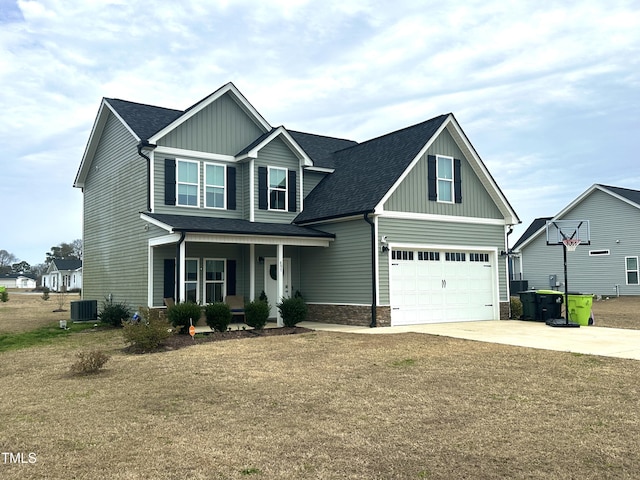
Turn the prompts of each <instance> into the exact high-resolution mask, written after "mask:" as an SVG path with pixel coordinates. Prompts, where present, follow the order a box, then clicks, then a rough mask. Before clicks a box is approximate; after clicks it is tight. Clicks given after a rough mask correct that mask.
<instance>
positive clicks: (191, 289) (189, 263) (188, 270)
mask: <svg viewBox="0 0 640 480" xmlns="http://www.w3.org/2000/svg"><path fill="white" fill-rule="evenodd" d="M199 264H200V261H199V260H198V259H197V258H187V259H185V261H184V294H185V300H186V301H188V302H196V303H198V301H199V300H200V298H199V295H198V270H199Z"/></svg>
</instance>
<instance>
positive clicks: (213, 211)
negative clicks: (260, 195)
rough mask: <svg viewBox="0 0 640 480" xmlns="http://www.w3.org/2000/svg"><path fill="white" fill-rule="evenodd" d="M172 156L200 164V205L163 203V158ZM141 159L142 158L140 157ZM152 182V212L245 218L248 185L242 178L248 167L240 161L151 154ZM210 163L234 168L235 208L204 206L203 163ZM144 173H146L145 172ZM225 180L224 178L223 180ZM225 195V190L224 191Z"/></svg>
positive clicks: (245, 175)
mask: <svg viewBox="0 0 640 480" xmlns="http://www.w3.org/2000/svg"><path fill="white" fill-rule="evenodd" d="M166 158H172V159H175V160H176V161H179V160H190V161H194V162H198V163H199V164H200V191H199V192H198V193H199V200H200V207H188V206H181V205H165V203H164V193H165V174H166V172H165V159H166ZM140 160H142V159H140ZM152 161H153V184H154V194H153V197H154V198H153V211H154V213H169V214H176V215H197V216H205V217H217V218H245V217H246V216H248V214H247V215H245V209H247V210H248V203H247V204H246V205H245V203H244V202H245V199H248V196H247V194H245V191H248V189H249V185H248V182H246V183H247V185H245V181H244V179H245V178H247V179H248V176H247V173H246V172H245V170H247V169H248V165H247V164H242V163H228V162H220V161H213V160H202V159H198V158H195V157H191V156H188V155H181V156H179V157H174V156H167V155H161V154H160V155H159V154H155V153H154V154H153V157H152ZM206 163H212V164H216V165H226V166H227V167H231V168H235V169H236V209H235V210H228V209H225V210H223V209H218V208H205V207H204V201H205V184H204V182H205V164H206ZM145 175H146V173H145ZM225 182H226V180H225ZM225 195H226V191H225Z"/></svg>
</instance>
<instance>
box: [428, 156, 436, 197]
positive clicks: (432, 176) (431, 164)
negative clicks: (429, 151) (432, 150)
mask: <svg viewBox="0 0 640 480" xmlns="http://www.w3.org/2000/svg"><path fill="white" fill-rule="evenodd" d="M427 177H428V182H427V187H428V189H429V200H431V201H434V202H435V201H436V200H437V199H438V190H437V187H436V156H435V155H427Z"/></svg>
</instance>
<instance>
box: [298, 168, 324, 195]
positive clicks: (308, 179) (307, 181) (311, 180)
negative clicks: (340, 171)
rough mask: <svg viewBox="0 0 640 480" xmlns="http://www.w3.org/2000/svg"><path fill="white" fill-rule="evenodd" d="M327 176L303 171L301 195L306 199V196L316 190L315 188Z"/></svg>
mask: <svg viewBox="0 0 640 480" xmlns="http://www.w3.org/2000/svg"><path fill="white" fill-rule="evenodd" d="M327 175H329V174H328V173H320V172H309V171H307V170H305V171H304V188H303V195H304V197H305V198H307V195H309V194H310V193H311V190H313V189H314V188H316V186H317V185H318V184H319V183H320V182H321V181H322V180H323V179H324V177H326V176H327Z"/></svg>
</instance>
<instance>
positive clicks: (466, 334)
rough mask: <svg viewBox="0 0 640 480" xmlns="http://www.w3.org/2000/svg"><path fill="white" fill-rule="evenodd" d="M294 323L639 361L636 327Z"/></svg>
mask: <svg viewBox="0 0 640 480" xmlns="http://www.w3.org/2000/svg"><path fill="white" fill-rule="evenodd" d="M298 326H300V327H305V328H310V329H313V330H325V331H332V332H343V333H359V334H368V335H383V334H393V333H406V332H415V333H427V334H430V335H441V336H444V337H453V338H462V339H466V340H476V341H479V342H489V343H500V344H504V345H515V346H519V347H529V348H540V349H543V350H558V351H561V352H573V353H583V354H587V355H601V356H605V357H617V358H629V359H633V360H640V330H625V329H620V328H603V327H593V326H590V327H580V328H558V327H549V326H547V325H546V324H544V323H542V322H523V321H519V320H493V321H483V322H458V323H434V324H427V325H409V326H403V327H381V328H369V327H354V326H349V325H331V324H326V323H316V322H302V323H299V324H298Z"/></svg>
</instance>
